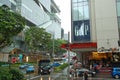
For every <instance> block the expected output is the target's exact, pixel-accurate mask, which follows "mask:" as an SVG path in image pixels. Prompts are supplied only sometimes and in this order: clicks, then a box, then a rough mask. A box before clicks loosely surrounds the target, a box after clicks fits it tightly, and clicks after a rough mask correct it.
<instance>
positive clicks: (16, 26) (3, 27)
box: [0, 5, 25, 49]
mask: <svg viewBox="0 0 120 80" xmlns="http://www.w3.org/2000/svg"><path fill="white" fill-rule="evenodd" d="M24 26H25V19H24V18H23V17H22V16H21V15H20V14H18V13H16V12H13V11H11V10H10V9H9V7H7V6H6V5H3V6H0V49H1V48H3V47H5V46H7V45H9V44H10V43H11V42H12V38H13V36H16V35H17V34H18V33H20V32H21V31H22V30H23V29H24Z"/></svg>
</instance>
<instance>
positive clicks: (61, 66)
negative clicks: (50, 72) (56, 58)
mask: <svg viewBox="0 0 120 80" xmlns="http://www.w3.org/2000/svg"><path fill="white" fill-rule="evenodd" d="M67 66H68V64H67V63H64V64H62V65H60V66H58V67H55V72H60V71H62V70H64V69H65V68H66V67H67Z"/></svg>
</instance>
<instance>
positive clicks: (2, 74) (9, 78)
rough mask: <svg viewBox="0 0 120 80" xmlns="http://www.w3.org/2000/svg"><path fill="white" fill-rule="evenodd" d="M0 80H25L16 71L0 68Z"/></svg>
mask: <svg viewBox="0 0 120 80" xmlns="http://www.w3.org/2000/svg"><path fill="white" fill-rule="evenodd" d="M0 80H25V78H24V75H23V74H22V73H21V72H20V71H19V70H17V69H9V68H8V67H0Z"/></svg>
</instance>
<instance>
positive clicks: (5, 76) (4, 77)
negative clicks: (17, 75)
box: [0, 67, 12, 80]
mask: <svg viewBox="0 0 120 80" xmlns="http://www.w3.org/2000/svg"><path fill="white" fill-rule="evenodd" d="M0 80H12V75H11V74H10V73H9V69H8V68H5V67H0Z"/></svg>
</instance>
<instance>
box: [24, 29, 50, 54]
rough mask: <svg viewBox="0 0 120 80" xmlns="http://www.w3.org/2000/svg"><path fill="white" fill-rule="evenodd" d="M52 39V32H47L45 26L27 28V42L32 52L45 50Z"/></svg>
mask: <svg viewBox="0 0 120 80" xmlns="http://www.w3.org/2000/svg"><path fill="white" fill-rule="evenodd" d="M50 40H51V34H49V33H47V32H46V31H45V29H43V28H39V27H30V28H27V29H26V30H25V42H26V43H27V45H28V47H29V48H30V50H32V52H35V51H36V50H43V48H46V47H47V46H48V42H49V41H50Z"/></svg>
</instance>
